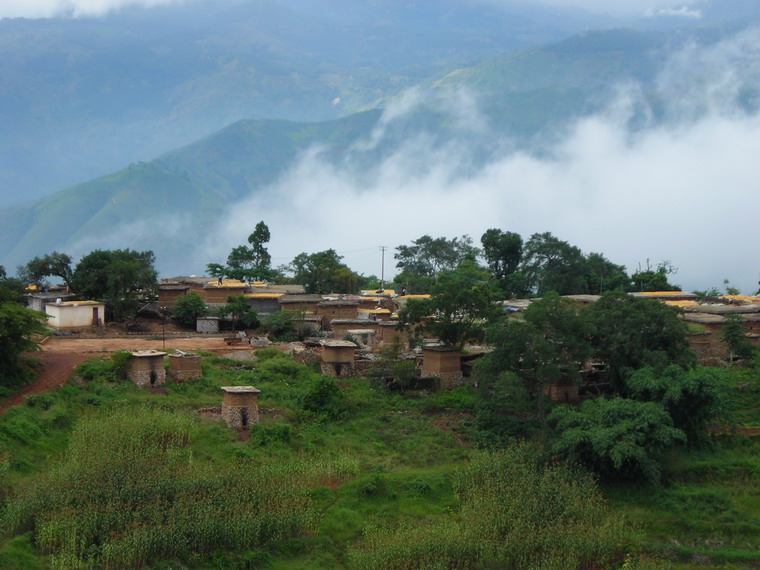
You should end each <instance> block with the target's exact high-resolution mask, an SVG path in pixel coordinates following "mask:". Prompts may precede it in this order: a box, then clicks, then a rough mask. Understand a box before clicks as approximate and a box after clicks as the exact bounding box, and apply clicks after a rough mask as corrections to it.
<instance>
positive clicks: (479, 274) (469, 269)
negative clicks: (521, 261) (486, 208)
mask: <svg viewBox="0 0 760 570" xmlns="http://www.w3.org/2000/svg"><path fill="white" fill-rule="evenodd" d="M430 293H431V298H430V299H425V300H416V299H412V300H410V301H409V302H408V303H407V306H406V307H404V309H403V310H402V311H400V313H399V323H401V324H402V325H406V326H409V325H414V324H416V323H420V322H423V321H424V324H423V327H424V329H425V330H427V331H428V332H430V333H431V334H432V335H433V336H434V337H436V338H438V339H440V340H441V341H442V342H443V343H444V344H446V345H448V346H456V347H459V348H461V347H462V346H464V343H465V342H467V341H468V340H470V339H475V338H480V337H482V333H483V326H484V324H485V323H487V322H488V321H490V320H492V319H493V318H494V317H495V316H496V315H497V314H498V313H499V307H498V306H497V305H496V300H497V299H498V297H499V295H498V292H497V288H496V284H495V283H494V282H493V280H491V278H490V277H489V275H488V272H487V271H485V270H483V269H481V268H480V267H478V265H477V264H476V263H475V262H474V261H472V260H469V259H466V260H464V261H462V262H461V263H460V264H459V266H458V267H457V268H456V271H446V272H443V273H440V274H439V275H438V279H437V280H436V281H435V283H434V284H433V285H432V288H431V291H430ZM430 317H432V318H430Z"/></svg>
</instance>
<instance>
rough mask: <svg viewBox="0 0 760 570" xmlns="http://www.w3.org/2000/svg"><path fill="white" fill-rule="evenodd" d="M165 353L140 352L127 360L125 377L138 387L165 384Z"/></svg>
mask: <svg viewBox="0 0 760 570" xmlns="http://www.w3.org/2000/svg"><path fill="white" fill-rule="evenodd" d="M164 356H166V353H165V352H159V351H157V350H140V351H138V352H133V353H132V358H130V359H129V367H128V369H127V377H128V378H129V379H130V380H132V382H134V383H135V384H137V385H138V386H158V385H161V384H165V383H166V370H165V369H164Z"/></svg>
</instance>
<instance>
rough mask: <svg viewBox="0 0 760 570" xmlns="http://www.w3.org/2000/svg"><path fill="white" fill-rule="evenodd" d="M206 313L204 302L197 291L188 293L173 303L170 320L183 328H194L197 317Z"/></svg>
mask: <svg viewBox="0 0 760 570" xmlns="http://www.w3.org/2000/svg"><path fill="white" fill-rule="evenodd" d="M207 312H208V309H207V308H206V302H205V301H204V300H203V298H202V297H201V296H200V295H199V294H198V292H197V291H190V292H189V293H188V294H187V295H182V296H181V297H179V298H178V299H177V301H176V302H175V303H174V307H173V308H172V319H174V320H175V321H176V322H177V323H179V324H180V325H182V326H183V327H188V328H193V329H194V328H195V325H196V322H197V320H198V317H202V316H203V315H205V314H206V313H207Z"/></svg>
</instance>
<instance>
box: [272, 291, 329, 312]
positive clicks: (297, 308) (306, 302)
mask: <svg viewBox="0 0 760 570" xmlns="http://www.w3.org/2000/svg"><path fill="white" fill-rule="evenodd" d="M321 300H322V295H283V296H282V297H280V298H279V299H277V302H278V303H279V304H280V310H282V311H290V312H291V313H303V314H305V315H316V314H317V306H318V305H319V302H320V301H321Z"/></svg>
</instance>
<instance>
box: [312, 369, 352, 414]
mask: <svg viewBox="0 0 760 570" xmlns="http://www.w3.org/2000/svg"><path fill="white" fill-rule="evenodd" d="M302 406H303V409H304V410H307V411H310V412H314V413H315V414H320V415H325V416H327V417H328V418H330V419H333V420H334V419H339V418H341V417H342V416H343V414H344V412H345V401H344V398H343V393H342V392H341V391H340V388H339V387H338V384H337V383H336V382H335V380H333V379H332V378H328V377H326V376H320V377H319V378H318V379H317V380H316V382H313V383H312V385H311V386H310V387H309V390H308V391H307V392H306V393H305V394H304V395H303V398H302Z"/></svg>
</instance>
